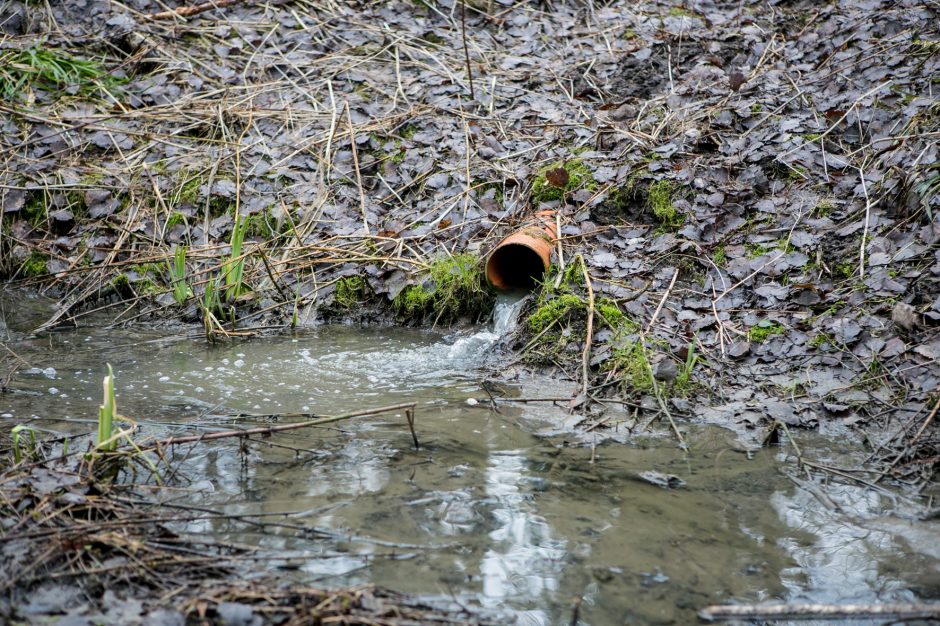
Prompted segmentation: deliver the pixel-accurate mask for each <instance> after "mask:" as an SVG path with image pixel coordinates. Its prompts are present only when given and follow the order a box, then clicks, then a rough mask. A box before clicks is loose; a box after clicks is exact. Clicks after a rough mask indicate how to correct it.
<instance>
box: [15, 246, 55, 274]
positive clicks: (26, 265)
mask: <svg viewBox="0 0 940 626" xmlns="http://www.w3.org/2000/svg"><path fill="white" fill-rule="evenodd" d="M48 260H49V257H47V256H46V255H44V254H43V253H41V252H37V251H35V250H34V251H33V252H32V253H31V254H30V255H29V257H27V259H26V260H25V261H23V265H22V266H20V269H21V270H22V272H23V276H25V277H26V278H34V277H36V276H45V275H46V274H48V273H49V268H48V266H47V261H48Z"/></svg>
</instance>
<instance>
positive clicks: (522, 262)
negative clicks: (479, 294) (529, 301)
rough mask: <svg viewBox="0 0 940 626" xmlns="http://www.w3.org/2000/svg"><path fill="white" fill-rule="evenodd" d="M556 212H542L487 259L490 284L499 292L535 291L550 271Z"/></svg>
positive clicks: (494, 249) (487, 277) (503, 241)
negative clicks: (547, 271)
mask: <svg viewBox="0 0 940 626" xmlns="http://www.w3.org/2000/svg"><path fill="white" fill-rule="evenodd" d="M555 214H556V211H539V212H538V213H536V214H535V215H534V216H533V217H532V219H530V220H529V221H528V222H527V223H526V224H525V225H524V226H523V227H522V228H520V229H519V230H517V231H516V232H514V233H512V234H511V235H509V236H508V237H506V238H505V239H503V240H502V241H500V242H499V244H497V246H496V247H495V248H493V251H492V252H491V253H490V256H489V257H488V258H487V259H486V280H487V282H489V283H490V284H491V285H492V286H493V287H494V288H496V289H498V290H499V291H508V290H511V289H531V288H532V287H534V286H535V284H536V282H537V281H538V280H540V279H541V278H542V275H543V274H544V273H545V272H546V270H548V267H549V265H550V264H551V259H552V249H553V247H554V243H555V239H556V238H557V237H558V233H557V232H556V231H555Z"/></svg>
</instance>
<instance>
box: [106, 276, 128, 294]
mask: <svg viewBox="0 0 940 626" xmlns="http://www.w3.org/2000/svg"><path fill="white" fill-rule="evenodd" d="M111 286H112V287H114V288H115V289H117V290H118V291H120V292H123V293H126V292H128V291H130V288H131V279H130V278H128V276H127V274H125V273H123V272H122V273H120V274H117V275H115V276H114V278H112V279H111Z"/></svg>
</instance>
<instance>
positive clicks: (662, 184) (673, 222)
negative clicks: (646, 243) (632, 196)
mask: <svg viewBox="0 0 940 626" xmlns="http://www.w3.org/2000/svg"><path fill="white" fill-rule="evenodd" d="M674 194H675V188H674V186H673V184H672V182H671V181H669V180H657V181H656V182H654V183H653V184H651V185H650V187H649V191H648V192H647V196H646V201H647V204H649V207H650V210H652V211H653V215H655V216H656V219H658V220H659V222H660V224H662V225H663V227H664V228H666V229H669V230H675V229H677V228H679V227H680V226H682V224H683V223H684V222H685V215H683V214H681V213H679V212H678V211H677V210H676V206H675V204H674V203H673V199H674Z"/></svg>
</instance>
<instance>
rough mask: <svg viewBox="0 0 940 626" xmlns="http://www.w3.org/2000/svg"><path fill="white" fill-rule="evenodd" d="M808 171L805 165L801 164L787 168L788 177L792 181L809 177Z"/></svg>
mask: <svg viewBox="0 0 940 626" xmlns="http://www.w3.org/2000/svg"><path fill="white" fill-rule="evenodd" d="M807 174H808V172H807V170H806V168H805V167H802V166H800V165H791V166H789V167H788V168H787V179H788V180H789V181H791V182H794V183H795V182H799V181H801V180H806V179H807V178H808V175H807Z"/></svg>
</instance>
